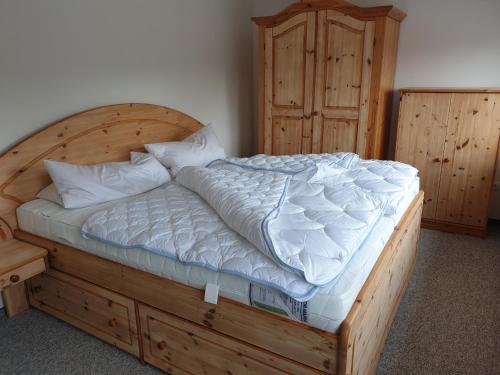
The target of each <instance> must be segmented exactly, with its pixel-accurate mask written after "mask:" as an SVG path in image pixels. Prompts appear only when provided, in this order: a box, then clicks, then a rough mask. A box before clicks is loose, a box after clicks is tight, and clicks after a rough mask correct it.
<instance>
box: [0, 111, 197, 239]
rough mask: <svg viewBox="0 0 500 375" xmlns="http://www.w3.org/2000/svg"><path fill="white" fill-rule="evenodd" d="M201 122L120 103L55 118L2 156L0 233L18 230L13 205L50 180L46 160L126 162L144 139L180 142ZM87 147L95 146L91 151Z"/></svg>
mask: <svg viewBox="0 0 500 375" xmlns="http://www.w3.org/2000/svg"><path fill="white" fill-rule="evenodd" d="M201 126H202V124H201V123H199V122H198V121H196V120H195V119H193V118H192V117H190V116H188V115H185V114H183V113H181V112H178V111H175V110H173V109H170V108H166V107H161V106H157V105H151V104H132V103H131V104H118V105H112V106H106V107H101V108H96V109H93V110H90V111H86V112H82V113H79V114H76V115H73V116H71V117H68V118H67V119H64V120H62V121H60V122H57V123H55V124H53V125H51V126H49V127H47V128H45V129H43V130H41V131H40V132H39V133H37V134H35V135H33V136H31V137H30V138H28V139H26V140H24V141H22V142H21V143H19V144H18V145H16V146H14V147H13V148H12V149H10V150H8V151H7V152H5V153H4V154H3V155H1V156H0V164H1V165H2V168H0V222H2V223H4V224H2V225H0V227H1V228H0V229H1V231H2V233H0V234H1V235H0V237H3V238H8V236H9V234H8V233H5V232H7V231H8V232H10V231H12V230H14V229H16V228H17V221H16V216H15V209H16V207H17V206H19V205H20V204H22V203H24V202H27V201H29V200H31V199H33V198H34V197H35V195H36V194H37V193H38V192H39V191H40V190H41V189H43V188H44V187H46V186H47V185H48V184H49V183H50V178H49V176H48V173H47V171H46V170H45V167H44V165H43V160H44V159H53V160H61V161H66V162H71V163H76V164H92V163H98V162H101V163H103V162H108V161H122V160H127V159H128V158H129V153H130V151H132V150H143V145H144V144H145V143H153V142H162V141H169V140H170V141H174V140H181V139H183V138H185V137H187V136H189V135H190V134H192V133H193V132H195V131H196V130H198V129H200V128H201ZM89 150H92V151H91V152H89Z"/></svg>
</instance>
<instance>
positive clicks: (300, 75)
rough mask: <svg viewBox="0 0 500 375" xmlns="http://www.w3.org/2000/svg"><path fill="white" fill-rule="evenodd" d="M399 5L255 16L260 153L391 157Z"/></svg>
mask: <svg viewBox="0 0 500 375" xmlns="http://www.w3.org/2000/svg"><path fill="white" fill-rule="evenodd" d="M404 17H405V14H404V13H403V12H401V11H399V10H398V9H396V8H394V7H392V6H382V7H374V8H360V7H357V6H354V5H352V4H350V3H347V2H345V1H343V0H316V1H315V0H309V1H300V2H298V3H296V4H293V5H291V6H289V7H288V8H286V9H285V10H283V11H282V12H280V13H279V14H277V15H275V16H269V17H256V18H253V20H254V22H255V23H256V24H257V25H258V26H259V31H260V83H259V107H260V111H259V152H261V153H266V154H273V155H284V154H300V153H322V152H337V151H352V152H357V153H358V154H360V155H361V156H362V157H364V158H378V159H381V158H383V157H384V156H385V151H386V143H387V136H388V127H389V122H390V115H391V110H390V107H391V97H392V90H393V84H394V73H395V68H396V57H397V46H398V37H399V24H400V22H401V21H402V20H403V19H404Z"/></svg>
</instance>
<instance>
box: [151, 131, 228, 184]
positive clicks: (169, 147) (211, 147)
mask: <svg viewBox="0 0 500 375" xmlns="http://www.w3.org/2000/svg"><path fill="white" fill-rule="evenodd" d="M144 147H146V150H148V152H150V153H151V154H153V155H154V156H155V157H156V158H157V159H158V160H159V161H160V162H161V163H162V164H163V165H164V166H165V167H167V168H170V169H171V171H172V174H174V175H176V174H177V172H179V170H181V168H183V167H187V166H193V167H202V166H203V167H204V166H206V165H207V164H209V163H211V162H212V161H214V160H217V159H224V158H225V157H226V153H225V152H224V149H223V148H222V146H221V145H220V143H219V140H218V139H217V136H216V135H215V132H214V130H213V129H212V126H210V125H207V126H205V127H203V128H202V129H200V130H198V131H197V132H196V133H194V134H192V135H190V136H189V137H187V138H186V139H185V140H184V141H182V142H166V143H155V144H149V145H144Z"/></svg>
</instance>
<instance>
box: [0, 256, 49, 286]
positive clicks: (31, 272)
mask: <svg viewBox="0 0 500 375" xmlns="http://www.w3.org/2000/svg"><path fill="white" fill-rule="evenodd" d="M44 271H45V261H44V259H43V258H40V259H36V260H34V261H32V262H30V263H28V264H25V265H24V266H21V267H18V268H16V269H13V270H11V271H9V272H6V273H4V274H3V275H0V290H2V289H5V288H8V287H9V286H11V285H14V284H17V283H20V282H22V281H25V280H28V279H29V278H30V277H33V276H35V275H38V274H39V273H42V272H44Z"/></svg>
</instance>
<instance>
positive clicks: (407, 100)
mask: <svg viewBox="0 0 500 375" xmlns="http://www.w3.org/2000/svg"><path fill="white" fill-rule="evenodd" d="M450 101H451V96H450V95H446V94H444V95H443V94H435V93H431V94H429V95H425V96H422V95H414V93H409V92H408V93H405V94H403V96H402V97H401V104H400V112H399V121H398V124H399V125H398V131H397V140H396V160H398V161H401V162H403V163H407V164H410V165H412V166H414V167H415V168H417V169H418V170H419V176H420V186H421V188H422V190H423V191H425V201H424V210H423V214H422V216H423V217H424V218H429V219H433V218H435V217H436V209H437V203H438V189H439V182H440V180H441V166H442V164H441V162H442V160H443V154H444V147H443V143H444V139H445V138H446V130H447V123H448V114H449V111H450Z"/></svg>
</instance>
